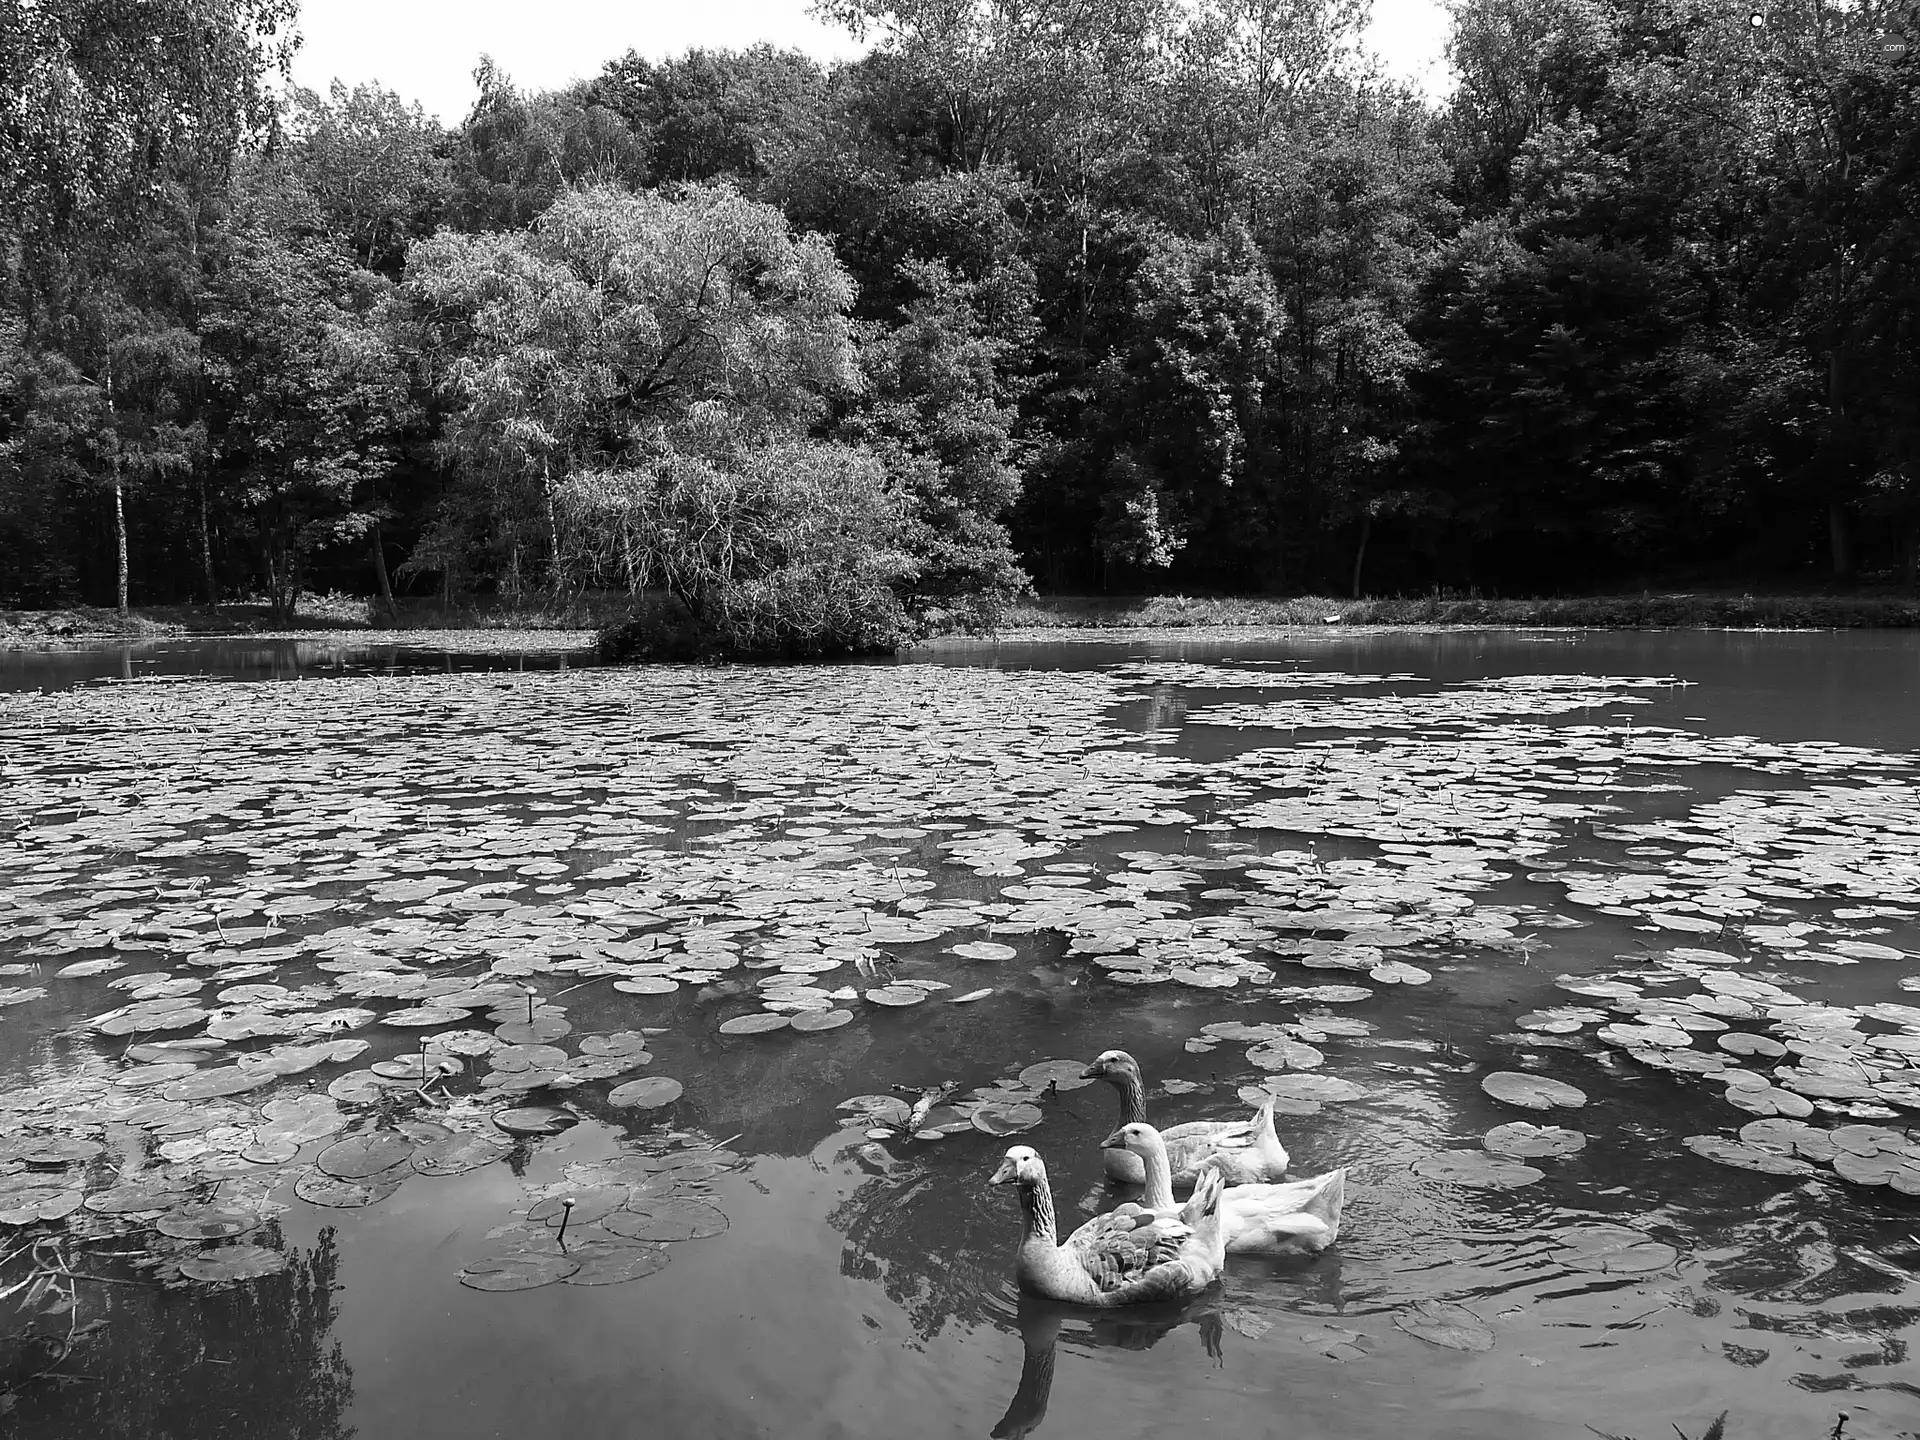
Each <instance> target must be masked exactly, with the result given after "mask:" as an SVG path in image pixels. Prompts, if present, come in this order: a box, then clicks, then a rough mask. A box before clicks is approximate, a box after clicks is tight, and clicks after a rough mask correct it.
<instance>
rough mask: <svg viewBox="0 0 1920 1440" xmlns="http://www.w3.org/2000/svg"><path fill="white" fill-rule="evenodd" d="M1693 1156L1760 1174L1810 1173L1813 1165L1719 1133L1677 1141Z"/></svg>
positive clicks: (1691, 1136)
mask: <svg viewBox="0 0 1920 1440" xmlns="http://www.w3.org/2000/svg"><path fill="white" fill-rule="evenodd" d="M1680 1143H1681V1144H1683V1145H1685V1146H1686V1147H1687V1148H1688V1149H1689V1150H1691V1151H1693V1153H1694V1154H1696V1155H1704V1156H1705V1157H1706V1158H1707V1159H1709V1160H1712V1161H1715V1162H1716V1163H1718V1164H1721V1165H1731V1166H1734V1167H1735V1168H1736V1169H1740V1170H1757V1171H1759V1172H1760V1173H1761V1174H1763V1175H1811V1174H1812V1173H1813V1166H1811V1165H1809V1164H1808V1163H1807V1162H1806V1161H1804V1160H1797V1159H1795V1158H1794V1157H1793V1156H1791V1155H1788V1154H1786V1153H1784V1152H1782V1151H1779V1150H1771V1149H1765V1148H1762V1147H1761V1146H1759V1145H1749V1144H1747V1143H1746V1142H1745V1141H1742V1140H1728V1139H1725V1138H1724V1137H1722V1136H1719V1135H1690V1136H1688V1137H1687V1138H1686V1139H1685V1140H1683V1141H1681V1142H1680Z"/></svg>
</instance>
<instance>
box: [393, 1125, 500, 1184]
mask: <svg viewBox="0 0 1920 1440" xmlns="http://www.w3.org/2000/svg"><path fill="white" fill-rule="evenodd" d="M512 1153H513V1146H512V1145H511V1144H510V1143H509V1142H507V1141H504V1140H501V1139H499V1138H498V1137H496V1136H493V1135H487V1134H484V1133H467V1134H455V1135H449V1136H448V1137H447V1138H446V1139H444V1140H436V1141H434V1142H432V1143H431V1144H428V1145H423V1146H421V1147H420V1148H419V1149H418V1150H416V1151H414V1152H413V1168H414V1169H415V1170H417V1171H419V1172H420V1173H421V1174H422V1175H464V1174H466V1173H467V1172H468V1171H469V1170H478V1169H481V1168H482V1167H484V1166H487V1165H491V1164H493V1163H494V1161H496V1160H504V1159H506V1157H507V1156H509V1155H511V1154H512Z"/></svg>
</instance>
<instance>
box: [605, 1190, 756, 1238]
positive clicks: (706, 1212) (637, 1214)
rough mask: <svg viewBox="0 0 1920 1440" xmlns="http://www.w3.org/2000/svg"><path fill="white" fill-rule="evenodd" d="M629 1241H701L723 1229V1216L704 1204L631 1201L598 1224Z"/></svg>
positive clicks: (670, 1201) (716, 1208) (712, 1206)
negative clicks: (624, 1207) (623, 1208)
mask: <svg viewBox="0 0 1920 1440" xmlns="http://www.w3.org/2000/svg"><path fill="white" fill-rule="evenodd" d="M600 1224H601V1228H602V1229H605V1230H607V1231H610V1232H611V1233H613V1234H615V1235H624V1236H626V1237H627V1238H628V1239H629V1240H654V1241H672V1240H703V1239H705V1238H707V1237H708V1236H710V1235H718V1234H719V1233H720V1232H721V1231H723V1230H725V1229H726V1228H727V1217H726V1213H725V1212H724V1211H722V1210H721V1209H719V1208H718V1207H717V1206H714V1205H709V1204H708V1203H707V1202H706V1201H704V1200H675V1199H659V1200H635V1201H632V1202H630V1204H629V1206H628V1208H627V1209H625V1210H619V1211H615V1212H614V1213H613V1214H611V1215H609V1216H607V1217H606V1219H604V1220H602V1221H601V1222H600Z"/></svg>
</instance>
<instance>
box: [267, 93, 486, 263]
mask: <svg viewBox="0 0 1920 1440" xmlns="http://www.w3.org/2000/svg"><path fill="white" fill-rule="evenodd" d="M289 110H290V114H289V116H288V124H287V128H288V131H289V136H290V140H291V145H290V148H291V150H292V153H293V156H294V159H295V162H296V163H297V164H298V166H299V171H300V176H301V180H302V183H303V184H304V186H305V187H306V189H307V191H308V193H309V194H311V195H312V196H313V198H314V200H315V202H316V203H317V204H318V206H319V208H320V213H321V215H322V216H323V217H324V218H325V222H326V226H327V228H328V230H329V231H330V232H331V233H332V234H333V235H334V236H336V237H337V238H338V239H339V240H340V242H341V243H342V245H344V246H345V248H346V249H347V250H348V251H349V252H350V253H351V254H352V255H353V257H354V259H355V260H356V261H357V262H358V263H359V264H361V265H363V266H365V267H366V268H367V269H369V270H377V271H379V272H380V273H381V274H383V275H385V276H387V277H388V278H390V279H398V278H399V274H400V270H401V267H402V266H403V265H404V264H405V262H406V256H407V247H408V245H410V244H411V243H412V242H413V241H415V240H417V239H421V238H423V237H425V236H427V235H431V234H432V233H433V232H434V230H435V229H436V228H437V227H438V225H439V223H440V216H441V214H442V212H443V211H444V210H445V209H446V206H447V204H448V200H449V192H450V182H449V178H448V163H447V159H446V156H445V154H444V153H443V152H444V151H445V149H446V147H447V139H448V137H447V135H446V132H445V131H443V130H442V129H441V128H440V125H439V123H438V122H437V121H435V120H433V119H432V118H431V117H429V116H428V115H427V113H426V111H424V110H422V109H421V108H420V105H419V103H418V102H417V101H416V102H415V103H413V104H411V105H409V104H407V103H406V102H405V101H403V100H402V99H401V98H400V97H399V96H398V95H396V94H394V92H393V91H391V90H386V89H383V88H381V87H380V86H379V85H356V86H354V87H353V89H352V90H348V89H347V87H346V86H345V85H342V84H341V83H340V82H339V81H338V80H336V81H334V82H333V87H332V89H331V91H330V92H329V94H328V98H327V99H325V100H322V99H321V98H320V97H319V96H318V95H317V94H315V93H314V92H313V91H311V90H305V89H296V90H294V92H293V94H292V96H291V101H290V105H289Z"/></svg>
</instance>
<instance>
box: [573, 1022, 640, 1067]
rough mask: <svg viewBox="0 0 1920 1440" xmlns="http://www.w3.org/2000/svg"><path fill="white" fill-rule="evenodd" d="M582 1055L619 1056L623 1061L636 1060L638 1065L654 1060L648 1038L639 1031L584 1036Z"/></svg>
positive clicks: (581, 1046)
mask: <svg viewBox="0 0 1920 1440" xmlns="http://www.w3.org/2000/svg"><path fill="white" fill-rule="evenodd" d="M580 1053H581V1054H582V1055H604V1056H609V1057H614V1056H618V1057H619V1058H621V1059H628V1060H634V1062H635V1063H636V1064H645V1063H646V1062H647V1061H648V1060H651V1059H652V1058H653V1057H652V1056H651V1055H650V1054H649V1053H648V1052H647V1037H646V1036H644V1035H642V1034H641V1033H640V1032H639V1031H638V1030H617V1031H614V1032H613V1033H612V1034H608V1035H583V1036H581V1037H580Z"/></svg>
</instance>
